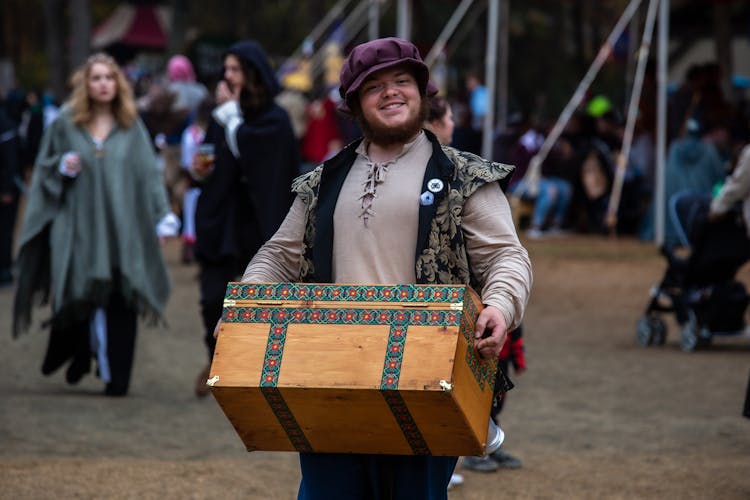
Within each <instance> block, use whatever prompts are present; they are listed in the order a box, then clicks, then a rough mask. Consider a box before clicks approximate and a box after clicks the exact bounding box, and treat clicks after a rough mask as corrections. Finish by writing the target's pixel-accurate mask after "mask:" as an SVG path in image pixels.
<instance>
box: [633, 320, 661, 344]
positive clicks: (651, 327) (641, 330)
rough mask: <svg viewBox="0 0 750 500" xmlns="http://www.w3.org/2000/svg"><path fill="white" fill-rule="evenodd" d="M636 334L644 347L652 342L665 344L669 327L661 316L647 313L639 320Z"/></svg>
mask: <svg viewBox="0 0 750 500" xmlns="http://www.w3.org/2000/svg"><path fill="white" fill-rule="evenodd" d="M636 336H637V338H638V343H640V344H641V345H642V346H644V347H648V346H649V345H651V344H654V345H664V340H665V339H666V337H667V327H666V326H665V325H664V321H662V319H661V318H660V317H658V316H652V315H649V314H645V315H643V316H641V318H640V319H639V320H638V324H637V326H636Z"/></svg>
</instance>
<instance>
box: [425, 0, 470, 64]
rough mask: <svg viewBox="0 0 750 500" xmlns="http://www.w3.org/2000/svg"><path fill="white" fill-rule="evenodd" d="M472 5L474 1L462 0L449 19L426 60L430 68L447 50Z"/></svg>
mask: <svg viewBox="0 0 750 500" xmlns="http://www.w3.org/2000/svg"><path fill="white" fill-rule="evenodd" d="M472 3H474V0H461V3H460V4H459V5H458V7H456V10H454V11H453V14H451V17H450V19H448V22H447V23H445V26H443V31H441V32H440V34H439V35H438V37H437V39H436V40H435V43H434V44H432V48H431V49H430V51H429V52H428V53H427V56H426V57H425V58H424V63H425V64H426V65H427V66H428V67H430V68H431V67H432V65H433V63H434V62H435V59H437V57H438V55H440V53H441V52H442V51H443V49H444V48H445V44H446V42H447V41H448V39H449V38H450V37H451V36H452V35H453V32H454V31H456V28H457V27H458V23H460V22H461V20H462V19H463V18H464V16H465V15H466V11H467V10H469V7H471V4H472Z"/></svg>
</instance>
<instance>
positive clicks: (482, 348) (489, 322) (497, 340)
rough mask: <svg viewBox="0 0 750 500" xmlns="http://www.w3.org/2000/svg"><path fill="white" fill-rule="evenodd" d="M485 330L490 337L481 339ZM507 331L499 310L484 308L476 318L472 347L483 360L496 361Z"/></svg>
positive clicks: (492, 307) (489, 307) (490, 307)
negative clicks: (488, 332)
mask: <svg viewBox="0 0 750 500" xmlns="http://www.w3.org/2000/svg"><path fill="white" fill-rule="evenodd" d="M485 330H489V331H490V335H488V336H487V337H486V338H482V337H483V336H484V332H485ZM507 330H508V327H507V325H506V324H505V318H504V317H503V315H502V313H501V312H500V310H499V309H498V308H497V307H494V306H487V307H485V308H484V309H483V310H482V312H481V313H479V317H478V318H477V324H476V333H475V334H474V347H476V348H477V350H478V351H479V354H480V355H481V356H482V357H483V358H484V359H497V358H498V356H500V351H501V350H502V348H503V344H505V339H506V337H507V336H508V331H507Z"/></svg>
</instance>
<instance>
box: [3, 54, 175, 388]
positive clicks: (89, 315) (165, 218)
mask: <svg viewBox="0 0 750 500" xmlns="http://www.w3.org/2000/svg"><path fill="white" fill-rule="evenodd" d="M71 84H72V94H71V96H70V99H69V100H68V102H67V103H66V104H65V106H64V107H63V109H62V112H61V114H60V116H59V117H58V118H57V119H56V120H55V121H54V122H53V123H52V124H51V125H50V127H49V128H48V129H47V130H46V132H45V134H44V137H43V139H42V144H41V147H40V151H39V155H38V156H37V160H36V165H35V167H34V175H33V179H32V185H31V189H30V192H29V199H28V205H27V208H26V213H25V217H24V223H23V228H22V231H21V238H20V250H19V259H18V262H19V276H18V278H19V282H18V289H17V291H16V299H15V306H14V325H13V332H14V335H17V334H19V333H20V332H21V331H23V330H26V329H28V327H29V324H30V320H31V309H32V306H33V304H34V299H35V298H41V300H42V302H47V299H50V302H51V306H52V317H51V318H50V321H49V324H50V326H51V330H50V337H49V345H48V347H47V353H46V355H45V358H44V362H43V364H42V373H44V374H45V375H49V374H51V373H52V372H54V371H56V370H57V369H58V368H60V367H61V366H62V365H63V364H65V363H67V362H68V361H70V364H69V366H68V369H67V372H66V379H67V381H68V382H69V383H71V384H75V383H77V382H78V381H79V380H80V379H81V377H83V375H85V374H86V373H88V372H89V371H90V370H91V360H92V358H95V359H96V362H97V373H98V375H99V377H100V378H101V379H102V380H103V381H104V382H105V383H106V388H105V394H107V395H110V396H124V395H125V394H127V392H128V388H129V384H130V374H131V368H132V364H133V354H134V349H135V337H136V330H137V319H138V315H139V314H141V315H145V316H147V317H149V318H152V319H157V318H159V317H160V316H161V315H162V312H163V310H164V306H165V303H166V300H167V296H168V294H169V287H170V286H169V278H168V275H167V270H166V266H165V264H164V261H163V259H162V255H161V249H160V245H159V243H160V241H159V240H160V238H162V237H166V236H174V235H176V233H177V229H178V227H179V221H178V220H177V218H176V217H175V216H174V214H171V213H169V208H168V204H167V198H166V194H165V191H164V186H163V184H162V182H161V176H160V175H159V172H158V170H157V167H156V157H155V154H154V149H153V147H152V145H151V141H150V139H149V136H148V134H147V132H146V129H145V127H144V126H143V124H142V123H141V121H140V119H139V118H138V114H137V112H136V107H135V103H134V100H133V95H132V90H131V88H130V85H129V84H128V82H127V80H126V79H125V76H124V75H123V72H122V70H121V69H120V68H119V66H118V65H117V64H116V62H115V61H114V59H112V58H111V57H109V56H108V55H105V54H94V55H92V56H91V57H89V58H88V60H87V61H86V62H85V63H84V64H83V66H82V67H81V68H80V69H79V70H78V71H76V72H75V74H74V75H73V77H72V80H71Z"/></svg>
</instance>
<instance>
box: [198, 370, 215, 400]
mask: <svg viewBox="0 0 750 500" xmlns="http://www.w3.org/2000/svg"><path fill="white" fill-rule="evenodd" d="M210 370H211V365H210V364H208V365H206V367H205V368H204V369H202V370H201V372H200V373H199V374H198V378H197V379H195V395H196V396H197V397H199V398H205V397H206V396H208V394H209V393H210V392H211V388H210V387H208V384H206V381H207V380H208V374H209V372H210Z"/></svg>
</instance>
